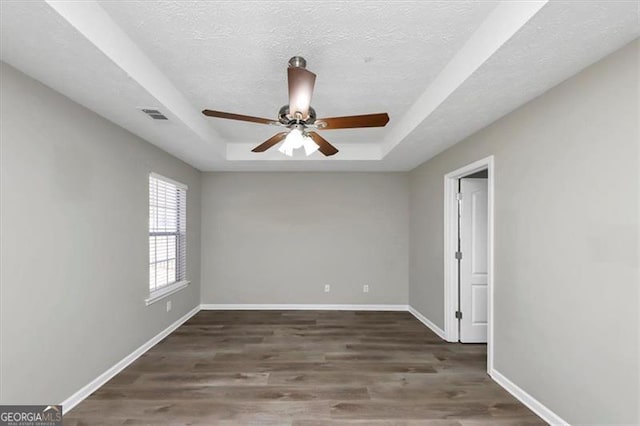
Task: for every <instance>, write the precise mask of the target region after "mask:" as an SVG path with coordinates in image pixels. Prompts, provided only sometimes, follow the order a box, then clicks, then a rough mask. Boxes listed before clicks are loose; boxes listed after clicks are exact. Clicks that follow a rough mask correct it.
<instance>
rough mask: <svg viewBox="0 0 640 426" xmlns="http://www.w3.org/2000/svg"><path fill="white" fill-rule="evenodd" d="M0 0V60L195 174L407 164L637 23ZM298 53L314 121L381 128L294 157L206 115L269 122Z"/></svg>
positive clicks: (580, 5) (428, 10) (636, 18)
mask: <svg viewBox="0 0 640 426" xmlns="http://www.w3.org/2000/svg"><path fill="white" fill-rule="evenodd" d="M0 4H1V6H0V7H1V10H0V12H1V13H0V25H1V29H0V37H1V40H0V41H1V45H0V47H1V52H0V53H1V56H0V59H2V60H3V61H4V62H7V63H9V64H11V65H13V66H14V67H16V68H18V69H20V70H22V71H23V72H25V73H26V74H28V75H30V76H32V77H34V78H36V79H37V80H39V81H41V82H43V83H44V84H46V85H48V86H50V87H52V88H53V89H55V90H57V91H59V92H61V93H63V94H65V95H66V96H68V97H70V98H71V99H73V100H75V101H77V102H79V103H80V104H82V105H84V106H86V107H88V108H90V109H92V110H93V111H95V112H97V113H98V114H100V115H102V116H104V117H106V118H108V119H109V120H111V121H113V122H114V123H116V124H118V125H120V126H122V127H124V128H126V129H128V130H130V131H131V132H133V133H135V134H138V135H139V136H141V137H142V138H144V139H146V140H148V141H149V142H151V143H153V144H155V145H157V146H159V147H161V148H162V149H164V150H166V151H168V152H170V153H171V154H173V155H175V156H177V157H179V158H181V159H183V160H184V161H186V162H187V163H190V164H192V165H193V166H195V167H197V168H199V169H201V170H371V171H382V170H409V169H411V168H413V167H415V166H416V165H418V164H420V163H421V162H423V161H425V160H427V159H428V158H431V157H432V156H434V155H435V154H437V153H438V152H441V151H442V150H444V149H446V148H447V147H449V146H451V145H453V144H455V143H456V142H458V141H460V140H461V139H463V138H464V137H466V136H468V135H470V134H472V133H473V132H475V131H477V130H479V129H480V128H482V127H485V126H486V125H488V124H490V123H491V122H493V121H495V120H496V119H498V118H499V117H501V116H503V115H504V114H506V113H508V112H510V111H512V110H513V109H515V108H517V107H518V106H520V105H522V104H523V103H525V102H527V101H528V100H530V99H532V98H534V97H536V96H538V95H539V94H541V93H543V92H544V91H545V90H548V89H549V88H551V87H553V86H554V85H556V84H558V83H559V82H561V81H562V80H564V79H566V78H567V77H569V76H571V75H573V74H575V73H576V72H578V71H579V70H581V69H583V68H584V67H586V66H588V65H589V64H591V63H593V62H595V61H597V60H598V59H600V58H602V57H603V56H605V55H607V54H608V53H610V52H612V51H614V50H616V49H617V48H619V47H621V46H622V45H624V44H626V43H627V42H629V41H631V40H632V39H634V38H636V37H638V36H639V35H640V11H639V9H638V3H637V2H629V1H625V2H623V1H620V2H616V1H602V2H594V1H590V2H580V1H575V2H569V1H567V2H564V1H549V2H547V1H532V2H515V1H513V2H497V1H491V2H489V1H487V2H477V1H441V2H437V1H436V2H424V1H398V2H372V1H350V2H344V1H291V2H289V1H234V2H227V1H224V2H217V1H208V2H202V1H200V2H187V1H157V2H156V1H123V2H116V1H106V0H102V1H98V2H94V1H83V2H54V1H49V2H46V1H34V2H26V1H16V2H10V1H3V2H2V3H0ZM294 55H302V56H304V57H305V58H306V59H307V61H308V68H309V69H310V70H311V71H313V72H314V73H316V74H317V75H318V78H317V81H316V88H315V92H314V98H313V102H312V104H313V106H314V108H315V109H316V110H317V112H318V115H319V116H320V117H322V116H325V117H327V116H338V115H353V114H363V113H374V112H384V111H386V112H388V113H389V115H390V117H391V121H390V122H389V124H388V125H387V127H386V128H381V129H351V130H330V131H325V132H324V133H323V135H324V136H325V137H326V138H327V139H328V140H329V141H331V142H332V143H334V145H336V146H337V147H338V148H339V149H340V152H339V153H338V154H337V155H335V156H334V157H331V158H325V157H323V156H322V155H321V154H320V153H316V154H314V155H313V156H311V157H304V156H299V155H298V156H295V157H294V158H292V159H290V158H287V157H285V156H283V155H282V154H280V153H279V152H278V151H277V150H275V149H272V150H270V151H268V152H266V153H264V154H254V153H251V152H250V150H251V148H252V147H254V146H255V145H257V144H259V143H261V142H262V141H264V140H265V139H267V138H269V137H270V136H271V135H273V134H274V133H276V132H277V130H278V129H277V128H274V127H271V126H261V125H256V124H252V123H242V122H236V121H225V120H220V119H212V118H206V117H204V116H202V115H201V114H200V111H201V110H202V109H203V108H209V109H215V110H223V111H229V112H235V113H240V114H247V115H256V116H260V117H267V118H274V117H275V116H276V114H277V111H278V109H279V108H280V106H282V105H284V104H286V103H287V84H286V65H287V60H288V59H289V58H290V57H291V56H294ZM140 107H155V108H158V109H160V110H161V111H162V112H164V113H165V114H166V115H167V116H168V117H169V121H167V122H162V121H154V120H151V119H150V118H148V117H147V116H146V115H144V114H143V113H142V112H140V111H138V108H140Z"/></svg>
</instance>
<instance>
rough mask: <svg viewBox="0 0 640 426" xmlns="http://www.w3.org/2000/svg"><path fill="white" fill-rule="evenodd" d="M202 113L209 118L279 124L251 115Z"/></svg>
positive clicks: (206, 111) (206, 110)
mask: <svg viewBox="0 0 640 426" xmlns="http://www.w3.org/2000/svg"><path fill="white" fill-rule="evenodd" d="M202 113H203V114H204V115H206V116H207V117H217V118H227V119H229V120H239V121H250V122H252V123H260V124H274V123H275V124H277V123H276V122H275V121H274V120H269V119H267V118H260V117H252V116H250V115H241V114H233V113H230V112H222V111H212V110H210V109H205V110H202Z"/></svg>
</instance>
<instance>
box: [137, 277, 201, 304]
mask: <svg viewBox="0 0 640 426" xmlns="http://www.w3.org/2000/svg"><path fill="white" fill-rule="evenodd" d="M189 284H191V281H186V280H185V281H178V282H175V283H173V284H170V285H168V286H166V287H162V288H161V289H160V290H156V291H154V292H153V293H151V294H150V295H149V297H148V298H146V299H144V303H145V305H147V306H149V305H151V304H152V303H155V302H157V301H158V300H160V299H164V298H165V297H167V296H170V295H172V294H174V293H176V292H178V291H180V290H182V289H183V288H185V287H186V286H188V285H189Z"/></svg>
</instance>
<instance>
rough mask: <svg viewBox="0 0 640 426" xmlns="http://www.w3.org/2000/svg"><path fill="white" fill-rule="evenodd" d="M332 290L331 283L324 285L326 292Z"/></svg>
mask: <svg viewBox="0 0 640 426" xmlns="http://www.w3.org/2000/svg"><path fill="white" fill-rule="evenodd" d="M330 291H331V285H330V284H325V285H324V292H325V293H329V292H330Z"/></svg>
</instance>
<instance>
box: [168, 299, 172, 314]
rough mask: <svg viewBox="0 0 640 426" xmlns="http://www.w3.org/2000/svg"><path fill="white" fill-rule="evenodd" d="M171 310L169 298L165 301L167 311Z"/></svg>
mask: <svg viewBox="0 0 640 426" xmlns="http://www.w3.org/2000/svg"><path fill="white" fill-rule="evenodd" d="M170 310H171V300H168V301H167V312H169V311H170Z"/></svg>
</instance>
